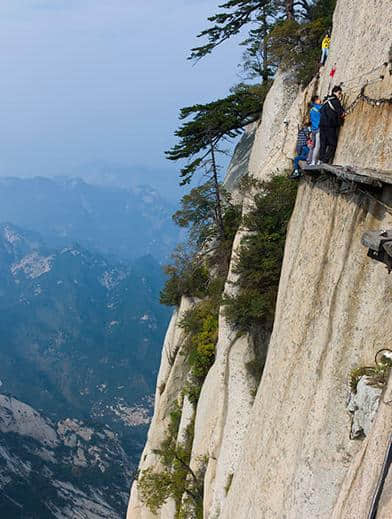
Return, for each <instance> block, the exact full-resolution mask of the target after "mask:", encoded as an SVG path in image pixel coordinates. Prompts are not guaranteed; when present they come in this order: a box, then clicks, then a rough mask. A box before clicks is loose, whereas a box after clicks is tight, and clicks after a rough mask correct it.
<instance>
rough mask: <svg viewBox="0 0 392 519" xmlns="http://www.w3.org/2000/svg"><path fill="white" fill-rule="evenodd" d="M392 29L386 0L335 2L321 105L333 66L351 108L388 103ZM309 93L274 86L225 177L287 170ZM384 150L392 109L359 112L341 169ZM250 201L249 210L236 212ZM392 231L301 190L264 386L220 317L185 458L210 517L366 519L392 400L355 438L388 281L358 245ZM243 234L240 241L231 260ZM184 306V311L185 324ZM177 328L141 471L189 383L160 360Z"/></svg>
mask: <svg viewBox="0 0 392 519" xmlns="http://www.w3.org/2000/svg"><path fill="white" fill-rule="evenodd" d="M391 27H392V10H391V9H390V1H389V0H378V1H376V0H372V1H371V2H369V1H368V0H356V1H355V2H354V1H353V0H349V1H347V0H338V3H337V8H336V12H335V17H334V30H333V35H332V41H333V44H332V48H331V54H330V58H329V60H328V63H327V66H326V67H325V71H323V73H322V75H321V79H320V85H319V88H320V91H321V93H323V94H325V93H326V91H327V89H328V84H329V77H328V74H329V70H330V67H331V66H332V64H334V63H336V67H337V72H336V76H335V79H336V82H343V83H344V85H346V86H345V88H346V93H347V96H346V103H347V105H349V104H350V103H352V102H353V101H354V100H355V98H356V97H357V95H358V94H359V92H360V90H361V87H362V86H363V85H364V84H365V83H366V81H369V85H368V86H367V89H366V91H365V93H366V94H367V95H368V96H369V97H372V98H377V99H378V98H380V97H389V96H390V94H391V91H392V76H390V75H389V71H388V68H387V67H383V66H382V64H383V63H384V62H386V61H388V52H389V46H390V43H391V35H392V34H391ZM379 65H381V67H378V66H379ZM376 67H378V68H377V70H373V69H376ZM370 70H371V71H372V72H370V74H369V73H368V71H370ZM381 74H383V75H384V79H382V80H381V79H379V76H380V75H381ZM314 88H316V85H315V84H311V85H310V86H309V87H308V89H307V90H306V91H301V90H300V89H299V88H298V86H297V85H296V84H295V82H294V80H293V79H292V78H291V77H290V75H284V74H279V75H278V77H277V78H276V80H275V83H274V85H273V87H272V89H271V90H270V92H269V94H268V98H267V100H266V102H265V105H264V110H263V116H262V119H261V121H260V123H259V124H258V126H257V128H256V129H255V130H254V132H255V135H254V143H253V146H252V148H251V150H250V153H246V154H245V155H244V154H241V153H240V150H241V149H242V150H244V149H245V147H246V142H247V143H248V144H249V141H246V139H249V135H247V136H245V138H244V140H243V145H242V148H241V146H240V147H239V149H237V152H236V154H235V156H234V157H233V161H234V167H233V165H232V167H231V172H233V171H236V167H235V165H236V163H237V164H239V163H241V168H239V169H240V170H243V168H245V169H247V170H248V172H249V173H250V174H251V175H252V176H254V177H255V178H257V179H258V180H265V179H267V178H269V177H270V176H272V175H274V174H276V173H283V172H284V171H285V170H286V169H287V168H289V167H290V166H291V160H290V159H291V158H292V155H293V150H294V148H295V141H296V135H297V126H298V124H300V123H301V121H302V119H303V115H304V113H305V110H306V104H307V101H308V100H309V97H310V96H311V95H312V93H313V90H314ZM391 152H392V107H391V105H388V104H383V105H380V106H372V105H370V104H368V103H366V102H364V101H360V102H359V103H358V104H357V105H356V106H355V109H354V110H353V112H352V113H350V114H349V115H348V116H347V118H346V121H345V124H344V127H343V129H342V131H341V135H340V140H339V147H338V150H337V155H336V163H340V164H344V165H353V166H358V167H372V168H378V169H382V170H388V169H389V170H392V160H391V156H392V153H391ZM240 157H241V158H240ZM377 196H378V197H379V198H380V199H382V200H383V202H384V203H386V204H388V205H392V189H391V188H390V187H388V186H386V185H385V186H384V188H383V190H382V191H380V192H379V193H378V194H377ZM249 202H250V201H249V200H247V199H245V200H244V209H243V210H244V212H246V211H247V210H248V206H249ZM391 226H392V216H391V214H390V213H389V212H388V211H387V210H386V209H385V207H384V206H382V205H380V204H379V203H377V202H376V201H374V199H373V198H370V197H369V196H368V195H367V194H366V192H364V191H363V190H362V189H358V187H357V186H356V185H352V184H348V183H337V182H336V180H332V179H331V178H326V177H325V176H320V177H318V178H316V179H315V180H310V179H304V180H302V181H301V183H300V186H299V190H298V196H297V201H296V206H295V209H294V213H293V215H292V218H291V222H290V226H289V232H288V235H287V241H286V249H285V257H284V263H283V268H282V273H281V280H280V288H279V296H278V301H277V308H276V315H275V323H274V328H273V333H272V336H271V338H269V337H267V336H265V337H262V340H261V349H262V350H263V351H265V350H266V349H267V347H268V355H267V361H266V365H265V368H264V372H263V376H262V379H261V382H260V384H259V385H258V381H257V380H255V379H253V378H252V376H251V375H250V374H249V371H248V370H247V369H246V367H247V364H248V363H249V361H252V360H253V359H254V357H255V355H256V352H255V345H254V344H253V343H252V341H251V339H250V338H249V337H246V336H244V337H240V338H238V337H237V334H236V332H235V331H234V330H232V329H231V328H230V326H229V325H228V323H227V322H226V321H225V318H224V316H223V314H222V312H221V315H220V321H219V340H218V344H217V350H216V360H215V363H214V365H213V367H212V368H211V370H210V371H209V373H208V376H207V378H206V380H205V383H204V385H203V388H202V392H201V395H200V399H199V402H198V406H197V410H196V416H195V434H194V441H193V447H192V457H191V467H192V469H193V470H194V471H197V470H198V468H200V466H201V464H202V463H205V462H206V460H207V465H206V473H205V477H204V517H205V518H210V519H213V518H226V519H229V518H230V519H233V518H236V519H237V518H238V519H239V518H252V519H253V518H256V517H260V518H262V517H265V518H268V519H272V518H274V519H275V518H276V519H282V518H286V519H294V518H296V519H297V518H298V519H299V518H301V519H302V518H312V519H313V518H327V517H328V518H329V517H330V516H332V517H334V518H335V519H341V518H344V519H346V518H350V519H351V518H353V519H354V518H356V519H357V518H359V517H366V516H367V514H368V512H369V509H370V505H371V500H372V497H373V494H374V492H375V489H376V486H377V480H378V477H379V474H380V471H381V467H382V464H383V461H384V455H385V452H386V449H387V445H388V441H390V440H389V435H390V430H391V423H392V408H391V407H390V405H389V404H388V402H390V400H391V397H390V396H388V395H390V393H391V390H392V389H391V387H388V388H387V390H386V391H385V392H384V393H383V394H382V397H381V403H380V404H379V405H378V408H377V412H376V416H375V419H374V422H373V424H372V425H370V428H369V431H368V435H367V437H366V438H365V439H360V440H352V439H350V430H351V425H350V415H349V412H348V410H347V403H348V397H349V393H350V391H349V386H348V379H349V375H350V372H351V370H352V369H353V368H355V367H357V366H364V365H369V364H372V362H373V361H374V356H375V353H376V352H377V351H378V350H380V349H381V348H386V347H389V342H388V338H389V337H390V336H391V333H392V319H391V314H392V305H391V302H392V278H391V277H389V276H388V275H387V273H386V270H385V268H384V266H383V265H382V264H381V263H377V262H375V261H372V260H370V259H369V258H368V257H367V255H366V249H365V248H364V247H363V246H362V245H361V243H360V238H361V234H362V232H364V231H367V230H376V229H382V228H384V229H385V228H391ZM242 233H243V231H239V233H238V234H237V236H236V239H235V241H234V247H233V258H235V253H236V250H237V249H238V246H239V243H240V240H241V236H242ZM234 279H235V274H234V273H233V268H232V267H231V269H230V272H229V275H228V282H227V285H226V292H230V291H232V290H233V285H232V283H231V281H233V280H234ZM190 304H192V302H189V301H188V300H184V301H183V302H182V305H181V307H180V309H179V313H181V312H182V311H184V307H188V306H187V305H190ZM177 325H178V313H176V314H175V315H174V317H173V320H172V323H171V325H170V328H169V331H168V336H167V339H166V342H165V346H164V352H163V357H162V367H161V372H160V375H159V380H158V389H157V397H156V408H155V416H154V420H153V422H152V425H151V428H150V433H149V438H148V441H147V445H146V449H145V453H144V455H143V457H142V461H141V469H142V470H143V469H145V468H146V467H148V466H151V465H152V464H153V463H154V456H153V454H152V450H153V449H154V448H157V447H154V445H155V444H157V443H158V444H159V442H161V441H162V439H163V430H164V427H165V420H166V419H167V414H168V412H169V409H170V405H171V403H172V402H173V400H174V399H175V398H176V397H177V395H178V394H179V393H180V392H181V389H182V387H183V385H184V383H185V380H186V376H187V374H186V373H187V372H186V368H185V366H184V364H183V362H184V357H183V356H181V355H177V357H176V359H175V361H174V363H173V364H172V366H169V365H168V363H167V359H166V357H167V355H166V353H165V350H166V349H167V348H168V347H169V348H174V350H177V349H178V348H180V349H181V340H182V339H181V333H180V330H179V329H178V326H177ZM168 345H170V346H168ZM163 382H164V385H163ZM257 386H258V387H257ZM256 389H257V394H256V397H255V396H254V395H255V390H256ZM183 405H184V411H183V417H182V421H185V422H186V421H187V420H188V421H189V420H190V419H191V418H190V414H192V411H190V406H189V403H187V401H185V402H184V404H183ZM376 407H377V406H376ZM183 427H184V426H183V424H181V427H180V434H181V429H182V428H183ZM201 460H203V461H201ZM391 493H392V481H391V475H389V478H387V479H386V483H385V485H384V492H383V495H382V498H381V501H380V506H379V511H378V515H377V517H380V518H387V517H391V516H392V503H391V497H390V496H391ZM174 516H175V513H174V507H173V504H172V503H170V502H168V503H167V504H166V505H165V506H164V508H163V509H161V510H160V512H158V517H161V518H162V519H163V518H165V519H166V518H167V519H174ZM153 517H157V516H156V515H152V514H151V513H150V512H149V511H148V510H147V509H146V508H145V507H144V505H143V504H142V503H141V502H140V501H139V496H138V490H137V484H136V483H135V484H134V485H133V489H132V494H131V500H130V506H129V512H128V519H142V518H143V519H144V518H153Z"/></svg>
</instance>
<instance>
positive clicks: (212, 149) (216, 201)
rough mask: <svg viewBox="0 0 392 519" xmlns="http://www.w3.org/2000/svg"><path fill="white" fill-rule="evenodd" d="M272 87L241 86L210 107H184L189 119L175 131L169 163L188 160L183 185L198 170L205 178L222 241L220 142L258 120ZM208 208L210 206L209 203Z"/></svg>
mask: <svg viewBox="0 0 392 519" xmlns="http://www.w3.org/2000/svg"><path fill="white" fill-rule="evenodd" d="M268 88H269V84H267V83H266V84H263V85H257V86H246V85H239V86H238V87H237V88H235V89H234V90H233V91H232V93H231V94H230V95H229V96H228V97H226V98H224V99H218V100H217V101H213V102H211V103H207V104H204V105H202V104H197V105H194V106H190V107H185V108H182V109H181V111H180V120H181V121H184V120H187V121H186V122H184V123H183V124H182V126H180V128H179V129H178V130H177V131H176V133H175V134H176V136H177V137H179V139H180V141H179V143H178V144H176V145H175V146H173V148H172V149H171V150H169V151H167V152H166V156H167V158H168V159H169V160H173V161H177V160H184V159H185V160H187V161H188V162H187V163H186V165H185V166H184V167H183V168H182V169H181V172H180V178H181V182H180V184H181V185H186V184H189V183H190V182H191V180H192V178H193V176H194V174H195V173H196V172H197V171H199V172H200V173H201V174H202V175H203V178H205V179H206V181H205V184H204V188H203V189H204V191H205V193H206V192H208V193H209V197H208V201H210V200H211V195H212V198H213V215H214V216H213V223H214V225H215V227H216V229H217V230H218V233H219V234H220V237H221V238H222V239H223V238H224V237H225V226H224V222H223V213H224V199H223V197H222V193H221V186H220V182H219V164H218V160H217V155H218V154H219V153H222V149H221V148H220V145H221V143H222V142H223V141H224V140H227V139H233V138H235V137H237V136H238V135H240V134H241V133H242V131H243V128H244V127H245V126H246V125H247V124H250V123H251V122H254V121H256V120H257V119H258V118H259V116H260V113H261V111H262V107H263V102H264V99H265V96H266V94H267V92H268ZM206 209H207V210H210V209H211V207H210V206H208V204H206Z"/></svg>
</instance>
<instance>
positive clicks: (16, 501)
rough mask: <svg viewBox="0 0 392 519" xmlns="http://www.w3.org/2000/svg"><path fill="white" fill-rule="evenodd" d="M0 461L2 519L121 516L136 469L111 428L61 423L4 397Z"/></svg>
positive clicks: (117, 518) (0, 417)
mask: <svg viewBox="0 0 392 519" xmlns="http://www.w3.org/2000/svg"><path fill="white" fill-rule="evenodd" d="M0 458H1V463H0V490H1V496H2V499H1V501H0V515H1V517H10V518H11V517H15V518H19V517H56V518H59V519H60V518H67V519H77V518H80V517H84V518H86V519H104V518H106V517H111V518H113V519H120V517H121V510H122V509H123V508H124V506H125V505H126V499H127V496H126V494H125V493H124V492H123V491H122V489H123V488H125V481H126V480H127V479H128V478H129V477H130V475H131V473H132V465H131V463H130V462H129V459H128V457H127V455H126V453H125V451H124V450H123V448H122V447H121V443H120V441H119V438H118V435H117V434H116V433H115V432H113V431H112V430H110V429H108V428H107V427H99V426H97V425H94V427H91V426H86V425H85V424H84V423H83V422H82V421H81V420H77V419H70V418H67V419H65V420H63V421H60V422H58V423H57V424H56V423H54V422H53V421H52V420H50V419H49V418H47V417H45V416H43V415H42V414H41V413H39V412H38V411H36V410H35V409H33V408H32V407H31V406H29V405H27V404H25V403H24V402H21V401H20V400H17V399H16V398H12V397H9V396H6V395H3V394H0ZM43 489H44V490H43ZM109 489H110V490H109Z"/></svg>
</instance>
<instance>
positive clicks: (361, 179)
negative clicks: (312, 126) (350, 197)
mask: <svg viewBox="0 0 392 519" xmlns="http://www.w3.org/2000/svg"><path fill="white" fill-rule="evenodd" d="M299 165H300V168H301V169H302V170H303V171H305V172H307V173H315V172H317V171H318V172H321V171H324V172H327V173H330V174H332V175H334V176H335V177H337V178H341V179H342V180H347V181H348V182H356V183H359V184H366V185H369V186H375V187H382V181H381V180H379V179H377V178H376V177H375V176H367V175H363V174H359V173H358V172H356V170H354V168H352V167H350V166H337V165H331V164H319V165H317V166H310V165H309V164H307V163H306V162H304V161H300V163H299ZM363 171H364V170H361V172H363ZM390 181H391V183H392V176H391V179H390Z"/></svg>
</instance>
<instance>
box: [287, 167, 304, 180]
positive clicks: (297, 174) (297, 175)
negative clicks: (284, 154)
mask: <svg viewBox="0 0 392 519" xmlns="http://www.w3.org/2000/svg"><path fill="white" fill-rule="evenodd" d="M300 176H301V174H300V172H299V170H298V169H295V170H294V171H293V172H292V173H291V175H289V178H290V179H294V178H299V177H300Z"/></svg>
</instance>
